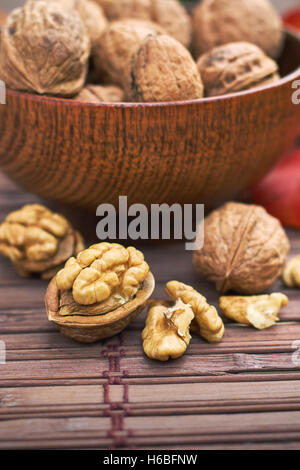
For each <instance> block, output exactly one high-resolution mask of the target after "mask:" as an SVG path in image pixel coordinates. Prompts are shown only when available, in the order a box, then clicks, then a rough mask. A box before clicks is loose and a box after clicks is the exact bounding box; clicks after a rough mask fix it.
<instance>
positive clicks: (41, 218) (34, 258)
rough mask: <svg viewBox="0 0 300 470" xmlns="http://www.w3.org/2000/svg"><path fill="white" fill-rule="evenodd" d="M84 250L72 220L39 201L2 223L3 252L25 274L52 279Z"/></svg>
mask: <svg viewBox="0 0 300 470" xmlns="http://www.w3.org/2000/svg"><path fill="white" fill-rule="evenodd" d="M83 249H84V245H83V241H82V238H81V236H80V234H79V233H78V232H76V231H75V230H74V229H73V228H72V226H71V225H70V224H69V222H68V221H67V220H66V219H65V218H64V217H63V216H61V215H59V214H55V213H53V212H51V211H50V210H48V209H46V208H45V207H43V206H41V205H38V204H33V205H27V206H24V207H23V208H22V209H20V210H17V211H15V212H12V213H11V214H9V215H8V216H7V217H6V219H5V220H4V222H3V223H2V224H1V225H0V253H1V254H3V255H4V256H7V257H8V258H10V259H11V261H12V262H13V264H14V266H15V268H16V269H17V271H18V272H19V273H20V274H22V275H24V276H29V275H30V274H33V273H38V274H40V275H41V277H43V278H46V279H49V278H51V277H52V276H53V275H55V274H56V272H57V271H58V270H59V269H60V268H61V266H62V265H63V264H64V263H65V262H66V260H67V259H68V258H69V257H70V256H73V255H77V253H78V252H79V251H82V250H83Z"/></svg>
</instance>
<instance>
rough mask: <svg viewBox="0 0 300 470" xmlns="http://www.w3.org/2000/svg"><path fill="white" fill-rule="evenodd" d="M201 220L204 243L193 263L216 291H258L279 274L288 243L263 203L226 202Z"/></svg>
mask: <svg viewBox="0 0 300 470" xmlns="http://www.w3.org/2000/svg"><path fill="white" fill-rule="evenodd" d="M203 224H204V246H203V248H202V249H201V250H198V251H195V253H194V257H193V264H194V267H195V268H196V270H197V272H198V273H199V274H200V275H201V276H202V277H205V278H207V279H208V280H210V281H212V282H214V283H216V287H217V290H218V291H220V292H222V293H224V292H227V291H230V290H233V291H235V292H238V293H241V294H259V293H261V292H263V291H264V290H265V289H267V288H268V287H269V286H270V285H271V284H273V282H274V281H275V280H276V279H277V278H278V277H279V276H280V275H281V273H282V271H283V267H284V264H285V260H286V257H287V254H288V252H289V248H290V244H289V241H288V238H287V236H286V234H285V232H284V230H283V228H282V226H281V224H280V222H279V221H278V220H277V219H275V218H274V217H272V216H270V215H269V214H268V213H267V212H266V211H265V209H263V208H262V207H260V206H256V205H247V204H241V203H234V202H229V203H227V204H225V205H224V206H222V207H221V208H220V209H217V210H215V211H214V212H212V213H211V214H210V215H209V216H208V217H207V218H205V220H204V222H203Z"/></svg>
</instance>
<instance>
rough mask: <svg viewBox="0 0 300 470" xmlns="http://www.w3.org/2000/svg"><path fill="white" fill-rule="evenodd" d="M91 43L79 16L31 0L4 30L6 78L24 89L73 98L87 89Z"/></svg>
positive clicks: (2, 73)
mask: <svg viewBox="0 0 300 470" xmlns="http://www.w3.org/2000/svg"><path fill="white" fill-rule="evenodd" d="M89 54H90V39H89V36H88V34H87V31H86V29H85V27H84V25H83V22H82V20H81V19H80V17H79V15H78V13H76V12H75V11H74V12H73V11H69V10H66V9H65V8H63V7H61V6H60V5H58V4H57V3H56V2H49V3H48V2H46V1H42V0H37V1H34V0H29V1H27V2H26V3H25V5H24V7H22V8H17V9H16V10H13V12H12V13H11V14H10V15H9V16H8V18H7V20H6V22H5V24H4V26H3V29H2V31H1V44H0V78H1V79H2V80H3V81H4V82H5V83H6V84H7V86H8V87H9V88H12V89H14V90H19V91H27V92H35V93H39V94H50V95H56V96H72V95H75V94H76V93H78V92H79V91H80V90H81V88H82V87H83V85H84V82H85V78H86V73H87V64H88V58H89Z"/></svg>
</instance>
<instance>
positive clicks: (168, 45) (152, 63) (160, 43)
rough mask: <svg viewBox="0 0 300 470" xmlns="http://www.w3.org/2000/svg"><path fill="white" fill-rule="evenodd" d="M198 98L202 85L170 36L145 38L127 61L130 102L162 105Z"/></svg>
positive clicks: (190, 61) (188, 57)
mask: <svg viewBox="0 0 300 470" xmlns="http://www.w3.org/2000/svg"><path fill="white" fill-rule="evenodd" d="M202 97H203V83H202V80H201V77H200V73H199V72H198V70H197V66H196V64H195V62H194V60H193V58H192V56H191V55H190V53H189V51H188V50H187V49H186V48H185V47H184V46H182V44H180V43H179V42H178V41H176V39H174V38H172V37H171V36H167V35H159V36H148V37H147V38H146V39H145V41H144V42H143V43H142V45H141V47H140V48H139V50H138V51H137V53H136V55H135V56H134V57H133V58H132V61H131V99H132V100H133V101H137V102H164V101H165V102H166V101H181V100H192V99H197V98H202Z"/></svg>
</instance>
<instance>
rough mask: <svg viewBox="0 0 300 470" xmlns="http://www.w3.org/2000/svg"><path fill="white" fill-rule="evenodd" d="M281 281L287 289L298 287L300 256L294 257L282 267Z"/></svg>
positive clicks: (299, 283) (299, 285)
mask: <svg viewBox="0 0 300 470" xmlns="http://www.w3.org/2000/svg"><path fill="white" fill-rule="evenodd" d="M282 279H283V282H284V284H285V285H286V286H287V287H300V256H299V255H298V256H294V257H293V258H292V259H290V260H289V262H288V263H287V264H286V266H285V267H284V270H283V273H282Z"/></svg>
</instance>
